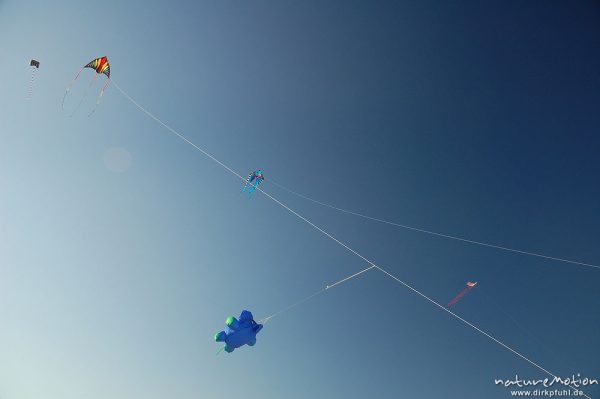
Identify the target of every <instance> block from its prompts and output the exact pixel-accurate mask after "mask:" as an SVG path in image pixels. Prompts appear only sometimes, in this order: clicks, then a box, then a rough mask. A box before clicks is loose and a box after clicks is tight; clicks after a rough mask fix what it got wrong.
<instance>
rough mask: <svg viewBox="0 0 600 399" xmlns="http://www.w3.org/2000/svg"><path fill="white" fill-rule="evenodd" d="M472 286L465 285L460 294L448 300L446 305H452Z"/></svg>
mask: <svg viewBox="0 0 600 399" xmlns="http://www.w3.org/2000/svg"><path fill="white" fill-rule="evenodd" d="M472 288H473V287H467V288H465V289H464V290H462V291H461V292H460V294H458V295H457V296H456V297H455V298H454V299H453V300H451V301H450V302H448V307H450V306H452V305H454V304H455V303H456V302H458V301H460V298H462V297H463V296H465V294H466V293H467V292H469V291H471V289H472Z"/></svg>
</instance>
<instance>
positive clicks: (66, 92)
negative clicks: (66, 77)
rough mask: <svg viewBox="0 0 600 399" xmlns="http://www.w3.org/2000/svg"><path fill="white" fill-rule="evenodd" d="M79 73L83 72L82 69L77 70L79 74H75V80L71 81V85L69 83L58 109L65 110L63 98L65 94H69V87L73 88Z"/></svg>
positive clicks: (65, 96)
mask: <svg viewBox="0 0 600 399" xmlns="http://www.w3.org/2000/svg"><path fill="white" fill-rule="evenodd" d="M81 71H83V68H81V69H80V70H79V72H77V75H75V78H74V79H73V80H72V81H71V83H69V85H68V86H67V88H66V89H65V95H64V96H63V99H62V104H61V105H60V107H61V108H62V110H63V111H64V109H65V98H67V94H69V91H71V87H73V84H74V83H75V81H76V80H77V78H78V77H79V75H80V74H81Z"/></svg>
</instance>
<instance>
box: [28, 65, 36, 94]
mask: <svg viewBox="0 0 600 399" xmlns="http://www.w3.org/2000/svg"><path fill="white" fill-rule="evenodd" d="M35 71H37V68H33V70H32V71H31V80H30V81H29V87H28V88H27V99H28V100H29V99H30V98H31V96H32V94H33V81H34V80H35Z"/></svg>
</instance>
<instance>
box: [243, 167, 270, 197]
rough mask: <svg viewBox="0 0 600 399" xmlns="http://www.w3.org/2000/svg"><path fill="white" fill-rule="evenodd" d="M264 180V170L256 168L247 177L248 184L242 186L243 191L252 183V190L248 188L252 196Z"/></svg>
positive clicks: (249, 194)
mask: <svg viewBox="0 0 600 399" xmlns="http://www.w3.org/2000/svg"><path fill="white" fill-rule="evenodd" d="M263 180H265V175H264V173H263V171H262V170H256V171H254V172H252V173H250V174H249V175H248V178H247V179H246V184H245V185H244V188H242V192H244V191H246V188H248V186H249V185H251V186H252V187H250V190H248V196H249V197H251V196H252V193H253V192H254V190H256V188H257V187H258V185H259V184H260V183H262V182H263Z"/></svg>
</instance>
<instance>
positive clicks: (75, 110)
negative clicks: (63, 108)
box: [69, 74, 98, 118]
mask: <svg viewBox="0 0 600 399" xmlns="http://www.w3.org/2000/svg"><path fill="white" fill-rule="evenodd" d="M96 76H98V75H97V74H96V75H94V77H93V78H92V81H91V82H90V84H89V85H88V87H87V88H86V89H85V92H84V93H83V96H82V97H81V100H79V104H77V106H76V107H75V109H74V110H73V112H71V115H69V118H71V117H72V116H73V115H75V112H77V110H78V109H79V107H81V104H83V101H84V100H85V99H86V98H87V95H88V92H89V91H90V88H91V87H92V85H93V84H94V82H95V81H96Z"/></svg>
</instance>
